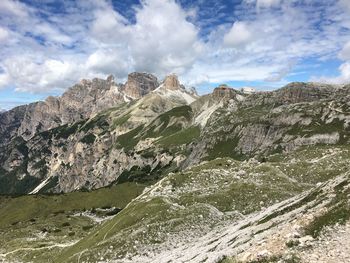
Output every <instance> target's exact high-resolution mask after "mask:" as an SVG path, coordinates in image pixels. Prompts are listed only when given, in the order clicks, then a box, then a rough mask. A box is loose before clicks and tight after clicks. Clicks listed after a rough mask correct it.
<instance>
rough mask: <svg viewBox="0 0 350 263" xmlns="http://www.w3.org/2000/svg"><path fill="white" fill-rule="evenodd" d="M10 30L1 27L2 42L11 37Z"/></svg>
mask: <svg viewBox="0 0 350 263" xmlns="http://www.w3.org/2000/svg"><path fill="white" fill-rule="evenodd" d="M9 35H10V34H9V32H8V30H7V29H6V28H3V27H0V43H1V42H5V40H7V39H8V37H9Z"/></svg>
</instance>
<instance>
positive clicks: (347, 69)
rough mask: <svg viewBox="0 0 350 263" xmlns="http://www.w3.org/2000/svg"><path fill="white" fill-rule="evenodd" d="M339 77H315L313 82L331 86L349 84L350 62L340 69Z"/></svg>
mask: <svg viewBox="0 0 350 263" xmlns="http://www.w3.org/2000/svg"><path fill="white" fill-rule="evenodd" d="M339 73H340V74H339V76H337V77H315V76H313V77H312V78H311V80H312V81H316V82H324V83H330V84H347V83H349V82H350V62H345V63H343V64H341V65H340V67H339Z"/></svg>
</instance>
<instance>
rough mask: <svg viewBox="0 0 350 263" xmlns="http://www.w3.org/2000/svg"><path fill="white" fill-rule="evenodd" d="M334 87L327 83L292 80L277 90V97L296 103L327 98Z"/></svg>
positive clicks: (332, 92) (286, 101) (285, 101)
mask: <svg viewBox="0 0 350 263" xmlns="http://www.w3.org/2000/svg"><path fill="white" fill-rule="evenodd" d="M335 89H336V88H335V87H334V86H332V85H327V84H317V83H305V82H292V83H290V84H288V85H287V86H285V87H283V88H281V89H279V90H277V91H276V92H275V93H276V94H277V98H278V99H279V100H281V101H282V102H284V103H298V102H308V101H315V100H319V99H325V98H329V97H330V96H331V95H332V94H334V91H335Z"/></svg>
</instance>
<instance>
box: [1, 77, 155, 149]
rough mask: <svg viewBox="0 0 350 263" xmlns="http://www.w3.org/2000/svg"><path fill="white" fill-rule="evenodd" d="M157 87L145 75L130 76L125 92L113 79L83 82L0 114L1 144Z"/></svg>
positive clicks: (137, 96)
mask: <svg viewBox="0 0 350 263" xmlns="http://www.w3.org/2000/svg"><path fill="white" fill-rule="evenodd" d="M157 85H158V82H157V78H156V77H154V76H153V75H151V74H146V73H132V74H130V75H129V79H128V82H127V83H126V85H125V88H124V89H123V87H121V86H120V85H116V84H115V82H114V77H113V76H109V77H108V78H107V79H106V80H103V79H98V78H95V79H92V80H86V79H83V80H81V81H80V83H79V84H76V85H74V86H73V87H71V88H69V89H68V90H67V91H66V92H65V93H63V95H62V96H60V97H52V96H50V97H48V98H47V99H46V100H45V101H39V102H35V103H31V104H28V105H24V106H20V107H17V108H15V109H13V110H10V111H8V112H4V113H0V123H2V125H1V128H0V135H1V134H3V136H1V138H0V145H1V144H5V143H7V142H8V141H9V139H11V138H12V137H13V136H22V137H23V138H24V139H26V140H28V139H30V138H32V137H33V136H34V135H35V134H36V133H38V132H42V131H46V130H49V129H52V128H55V127H58V126H60V125H64V124H67V123H73V122H76V121H80V120H83V119H86V118H90V117H91V116H93V115H95V114H96V113H98V112H100V111H103V110H105V109H108V108H111V107H113V106H116V105H118V104H121V103H124V102H125V101H126V100H130V99H133V98H140V97H142V96H144V95H146V94H148V93H149V92H150V91H152V90H153V89H155V88H156V87H157Z"/></svg>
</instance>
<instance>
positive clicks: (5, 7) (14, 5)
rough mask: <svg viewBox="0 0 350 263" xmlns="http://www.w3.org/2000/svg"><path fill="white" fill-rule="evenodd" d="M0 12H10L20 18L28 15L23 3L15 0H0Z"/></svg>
mask: <svg viewBox="0 0 350 263" xmlns="http://www.w3.org/2000/svg"><path fill="white" fill-rule="evenodd" d="M0 13H1V14H6V15H8V14H12V15H15V16H17V17H22V18H23V17H26V16H28V12H27V9H26V8H25V5H24V4H22V3H21V2H19V1H17V0H1V1H0Z"/></svg>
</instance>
